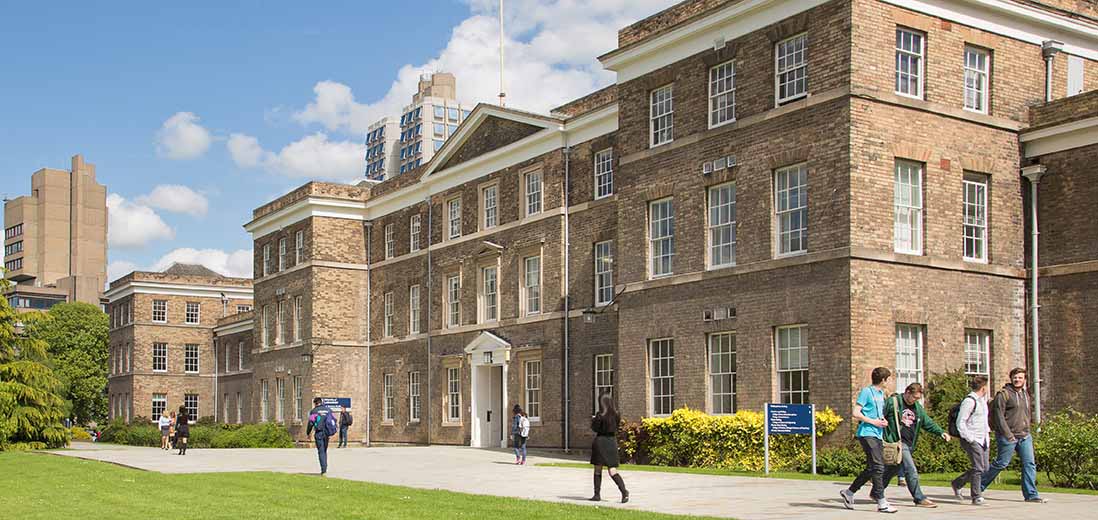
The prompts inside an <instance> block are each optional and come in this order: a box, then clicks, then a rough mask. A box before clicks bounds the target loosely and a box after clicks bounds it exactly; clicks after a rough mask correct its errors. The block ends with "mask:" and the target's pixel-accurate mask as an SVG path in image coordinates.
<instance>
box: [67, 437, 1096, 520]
mask: <svg viewBox="0 0 1098 520" xmlns="http://www.w3.org/2000/svg"><path fill="white" fill-rule="evenodd" d="M52 453H56V454H60V455H66V456H72V457H79V458H84V459H91V460H100V461H106V462H112V463H116V464H121V465H125V466H130V467H134V468H140V469H145V470H150V471H159V472H163V473H209V472H239V471H274V472H283V473H303V474H316V473H318V472H319V469H318V465H317V461H316V452H315V451H314V450H308V449H232V450H212V449H208V450H199V449H192V450H190V451H188V452H187V455H186V456H185V457H180V456H177V455H175V454H174V453H175V452H165V451H163V450H160V449H158V448H136V447H130V446H115V445H107V444H91V443H74V444H73V449H69V450H61V451H55V452H52ZM328 453H329V455H328V459H329V468H328V476H329V477H332V478H343V479H349V480H360V481H366V482H377V483H383V484H393V485H399V486H410V487H416V488H426V489H446V490H450V491H458V492H462V493H473V494H481V495H499V496H508V497H517V498H528V499H535V500H548V501H557V502H567V503H573V504H581V505H594V504H593V503H591V502H587V501H586V499H587V498H588V497H589V496H590V495H591V472H590V471H588V470H580V469H572V468H550V467H538V466H534V465H533V464H537V463H544V462H575V461H577V460H580V461H582V460H583V459H576V458H574V457H573V458H568V457H565V456H562V455H560V454H549V453H545V454H541V453H539V454H531V456H530V458H529V459H528V461H527V465H526V466H516V465H515V464H514V456H513V455H512V454H510V453H509V452H505V451H502V450H480V449H473V448H464V447H444V446H431V447H386V448H380V447H379V448H344V449H336V448H332V449H329V451H328ZM623 475H624V477H625V482H626V485H627V486H628V487H629V491H630V493H631V494H632V497H631V499H630V501H629V503H628V504H624V505H623V504H619V503H618V502H617V499H618V491H617V489H616V488H615V487H614V483H613V481H611V480H610V479H609V478H604V480H603V489H602V496H603V499H604V500H605V501H604V502H602V503H601V504H600V505H601V506H603V507H621V508H626V509H637V510H645V511H656V512H662V513H671V514H680V515H709V516H719V517H732V518H740V519H743V520H754V519H760V520H762V519H779V518H782V519H785V518H803V519H830V518H836V519H837V518H851V517H855V516H860V517H877V515H878V513H876V511H875V507H874V504H873V503H872V502H871V501H870V499H869V488H868V486H867V487H866V488H865V489H863V490H862V491H861V492H860V493H859V494H858V498H859V500H858V502H857V506H856V507H857V510H856V511H854V512H851V511H847V510H845V509H843V507H842V503H841V501H840V499H839V490H840V489H842V488H843V486H844V485H843V484H838V483H832V482H821V481H804V480H779V479H761V478H751V477H727V476H713V475H686V474H673V473H651V472H632V473H630V472H625V473H623ZM924 491H925V492H926V493H927V495H929V496H930V498H931V499H933V500H934V501H936V502H938V504H939V505H940V506H939V507H938V508H937V509H919V508H915V507H914V506H913V505H912V504H911V501H910V499H909V495H908V494H907V490H906V489H898V488H895V487H890V488H889V493H888V494H889V497H890V498H891V500H892V502H893V504H894V505H895V506H896V507H897V508H898V509H899V510H900V512H899V513H898V514H897V515H896V518H909V519H914V518H918V519H924V518H956V517H960V516H961V515H964V518H965V520H976V519H993V520H1003V519H1004V518H1026V519H1030V518H1050V519H1051V518H1058V519H1065V518H1089V517H1092V516H1091V515H1093V514H1094V512H1095V511H1096V510H1098V496H1092V495H1068V494H1052V493H1047V494H1044V496H1045V497H1046V498H1048V499H1050V500H1051V502H1050V503H1048V504H1027V503H1025V502H1023V501H1022V496H1021V491H1020V490H1018V491H988V492H987V494H986V495H985V496H986V497H987V498H988V502H987V505H985V506H983V507H976V506H971V505H968V504H967V501H966V503H964V504H960V503H958V502H957V501H956V500H955V499H953V497H952V493H951V492H950V490H949V489H948V488H937V487H925V488H924Z"/></svg>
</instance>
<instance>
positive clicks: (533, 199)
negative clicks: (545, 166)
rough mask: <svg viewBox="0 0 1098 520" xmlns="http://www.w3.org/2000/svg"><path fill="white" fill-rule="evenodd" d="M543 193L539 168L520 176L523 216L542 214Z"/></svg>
mask: <svg viewBox="0 0 1098 520" xmlns="http://www.w3.org/2000/svg"><path fill="white" fill-rule="evenodd" d="M544 191H545V190H544V189H543V185H542V176H541V169H540V168H539V169H537V170H532V171H528V172H526V173H525V174H524V175H523V176H522V194H523V199H522V200H523V201H524V202H525V205H524V207H525V213H523V214H524V215H525V216H527V217H529V216H532V215H537V214H538V213H541V212H542V210H543V209H544V204H543V203H542V202H543V201H542V193H544Z"/></svg>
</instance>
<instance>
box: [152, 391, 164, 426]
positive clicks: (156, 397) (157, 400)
mask: <svg viewBox="0 0 1098 520" xmlns="http://www.w3.org/2000/svg"><path fill="white" fill-rule="evenodd" d="M158 404H159V405H160V406H159V408H160V409H159V410H157V406H156V405H158ZM167 409H168V394H153V395H152V420H154V421H155V420H157V419H159V418H160V414H162V413H164V410H167Z"/></svg>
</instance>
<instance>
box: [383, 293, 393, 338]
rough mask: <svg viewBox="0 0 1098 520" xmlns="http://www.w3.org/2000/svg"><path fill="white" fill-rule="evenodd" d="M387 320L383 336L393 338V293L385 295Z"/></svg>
mask: <svg viewBox="0 0 1098 520" xmlns="http://www.w3.org/2000/svg"><path fill="white" fill-rule="evenodd" d="M384 299H385V320H384V323H383V326H382V329H381V330H382V336H383V337H386V338H391V337H393V293H392V291H389V292H387V293H385V296H384Z"/></svg>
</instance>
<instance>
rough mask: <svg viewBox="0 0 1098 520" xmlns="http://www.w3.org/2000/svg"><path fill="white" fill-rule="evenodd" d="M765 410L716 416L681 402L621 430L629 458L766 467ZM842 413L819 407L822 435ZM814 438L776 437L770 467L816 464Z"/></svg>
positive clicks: (669, 463)
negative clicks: (663, 413)
mask: <svg viewBox="0 0 1098 520" xmlns="http://www.w3.org/2000/svg"><path fill="white" fill-rule="evenodd" d="M763 422H764V421H763V414H762V413H760V412H753V411H739V412H736V413H735V414H733V415H722V416H713V415H708V414H706V413H704V412H701V411H698V410H691V409H689V408H680V409H678V410H675V411H674V412H673V413H672V414H671V416H670V417H666V418H649V419H644V420H643V421H641V422H640V423H630V424H626V425H625V426H624V427H623V428H622V429H621V431H620V432H619V444H618V446H619V450H620V453H619V455H620V456H621V458H622V460H623V461H627V462H632V463H636V464H655V465H661V466H690V467H711V468H725V469H732V470H736V471H759V470H761V469H763V465H764V453H763ZM841 422H842V418H841V417H839V415H838V414H836V413H835V412H834V411H833V410H831V409H830V408H825V409H823V410H820V411H817V412H816V435H817V436H818V437H824V436H826V435H828V434H830V433H832V432H834V431H835V430H836V429H837V428H838V427H839V423H841ZM811 458H812V452H811V442H810V439H809V438H808V437H806V436H803V435H779V436H774V437H771V439H770V467H771V468H773V469H800V468H802V467H805V466H807V465H809V464H811Z"/></svg>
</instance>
